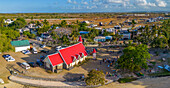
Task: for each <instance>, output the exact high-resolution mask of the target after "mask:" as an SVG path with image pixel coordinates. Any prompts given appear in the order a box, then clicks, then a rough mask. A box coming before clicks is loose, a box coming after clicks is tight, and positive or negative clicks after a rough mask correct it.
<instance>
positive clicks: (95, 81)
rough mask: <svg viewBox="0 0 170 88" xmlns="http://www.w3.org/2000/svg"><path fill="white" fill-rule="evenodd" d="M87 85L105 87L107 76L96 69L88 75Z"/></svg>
mask: <svg viewBox="0 0 170 88" xmlns="http://www.w3.org/2000/svg"><path fill="white" fill-rule="evenodd" d="M85 82H86V84H87V85H99V84H101V85H104V84H105V74H104V73H103V71H97V70H95V69H93V70H91V71H90V72H89V73H88V77H87V78H86V79H85Z"/></svg>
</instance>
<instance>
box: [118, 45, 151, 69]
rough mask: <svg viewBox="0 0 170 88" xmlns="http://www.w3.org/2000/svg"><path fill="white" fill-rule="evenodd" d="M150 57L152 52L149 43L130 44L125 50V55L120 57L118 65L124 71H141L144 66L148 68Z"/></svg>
mask: <svg viewBox="0 0 170 88" xmlns="http://www.w3.org/2000/svg"><path fill="white" fill-rule="evenodd" d="M150 58H151V54H150V53H149V50H148V48H147V45H144V44H140V45H137V46H128V47H127V48H125V49H124V50H123V55H122V56H120V58H119V59H118V65H119V66H120V68H121V69H123V70H124V71H125V70H128V71H131V72H134V71H140V70H141V69H142V68H144V69H147V68H148V65H147V61H148V59H150Z"/></svg>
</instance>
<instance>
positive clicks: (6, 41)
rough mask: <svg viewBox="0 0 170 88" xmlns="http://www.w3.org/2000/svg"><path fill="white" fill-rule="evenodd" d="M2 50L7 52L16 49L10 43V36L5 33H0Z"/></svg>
mask: <svg viewBox="0 0 170 88" xmlns="http://www.w3.org/2000/svg"><path fill="white" fill-rule="evenodd" d="M0 40H1V42H0V52H7V51H10V50H14V47H13V46H12V45H11V44H10V41H11V39H10V38H8V37H7V36H6V35H5V34H1V35H0Z"/></svg>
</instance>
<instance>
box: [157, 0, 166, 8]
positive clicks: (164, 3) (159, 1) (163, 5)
mask: <svg viewBox="0 0 170 88" xmlns="http://www.w3.org/2000/svg"><path fill="white" fill-rule="evenodd" d="M156 2H157V4H158V6H159V7H166V6H167V3H166V2H165V1H162V0H156Z"/></svg>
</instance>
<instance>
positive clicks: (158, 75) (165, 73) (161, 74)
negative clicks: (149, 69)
mask: <svg viewBox="0 0 170 88" xmlns="http://www.w3.org/2000/svg"><path fill="white" fill-rule="evenodd" d="M149 76H156V77H164V76H170V72H168V71H167V70H165V71H164V72H159V73H153V74H149Z"/></svg>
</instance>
